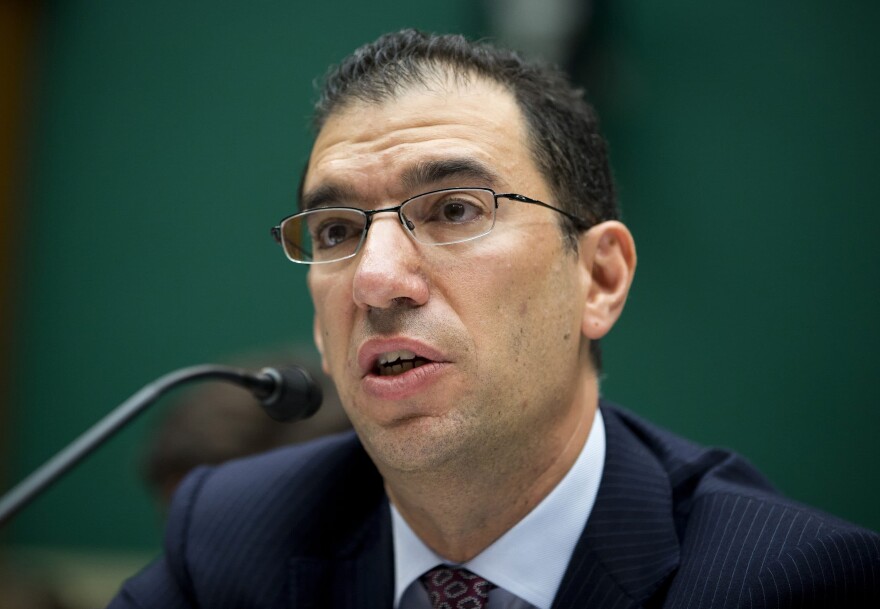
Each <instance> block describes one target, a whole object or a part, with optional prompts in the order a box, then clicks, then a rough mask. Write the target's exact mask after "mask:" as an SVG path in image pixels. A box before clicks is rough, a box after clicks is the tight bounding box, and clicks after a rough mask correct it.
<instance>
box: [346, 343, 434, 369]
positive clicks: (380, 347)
mask: <svg viewBox="0 0 880 609" xmlns="http://www.w3.org/2000/svg"><path fill="white" fill-rule="evenodd" d="M404 350H405V351H412V352H413V353H415V354H416V357H422V358H425V359H427V360H431V361H434V362H446V361H448V358H447V357H446V355H445V354H444V353H442V352H441V351H440V350H438V349H437V348H435V347H432V346H430V345H427V344H425V343H423V342H421V341H419V340H416V339H414V338H407V337H405V336H401V337H395V338H378V337H377V338H370V339H368V340H365V341H364V342H363V343H362V344H361V346H360V347H359V348H358V354H357V359H358V366H359V367H360V370H361V375H362V376H366V375H367V374H370V373H371V372H373V371H374V370H375V369H376V363H377V362H378V361H379V356H380V355H382V354H383V353H388V352H390V351H404Z"/></svg>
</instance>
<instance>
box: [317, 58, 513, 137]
mask: <svg viewBox="0 0 880 609" xmlns="http://www.w3.org/2000/svg"><path fill="white" fill-rule="evenodd" d="M417 66H418V67H417V70H414V71H413V72H412V73H411V74H410V76H409V78H406V79H401V80H400V81H397V80H395V82H394V86H388V87H371V86H366V85H370V84H372V83H374V82H375V80H376V79H377V78H378V77H376V76H373V77H364V79H363V81H361V82H358V83H357V85H356V86H351V87H349V88H348V89H347V90H346V91H345V92H344V93H343V94H342V95H340V96H339V97H338V98H337V99H335V100H334V101H333V103H332V104H330V105H329V106H326V107H324V108H322V109H321V110H320V111H318V112H316V113H315V115H314V124H313V127H314V131H315V140H317V139H318V137H319V136H320V134H321V131H322V130H323V129H324V125H325V124H326V123H327V122H328V121H329V120H330V119H332V118H334V117H337V116H340V115H342V114H345V113H346V112H347V111H349V110H351V109H352V108H357V107H358V106H361V105H363V106H382V105H384V104H388V103H394V102H395V101H398V100H400V99H401V98H403V97H405V96H406V95H408V94H410V93H414V92H424V93H443V92H446V93H452V92H453V91H455V90H459V91H460V90H462V89H466V88H467V87H470V86H473V85H475V84H477V83H480V84H483V85H487V86H489V87H491V88H494V89H496V90H497V91H498V92H503V93H507V94H508V95H510V97H511V99H512V100H513V101H514V103H516V105H517V107H519V109H520V112H522V108H521V107H520V104H519V101H518V99H517V95H516V91H515V90H514V88H513V87H512V86H511V85H510V84H508V83H505V82H504V81H502V80H500V79H498V78H496V77H494V76H493V75H491V74H489V73H486V72H484V71H482V70H480V69H478V68H477V67H476V66H471V65H458V64H455V63H452V62H450V61H447V60H445V59H441V58H422V59H419V60H418V62H417ZM384 78H386V79H389V80H391V77H389V76H385V77H384Z"/></svg>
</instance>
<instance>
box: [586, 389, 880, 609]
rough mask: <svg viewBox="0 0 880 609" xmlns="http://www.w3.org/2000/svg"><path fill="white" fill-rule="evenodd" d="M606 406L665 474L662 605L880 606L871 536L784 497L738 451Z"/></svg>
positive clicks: (610, 423) (618, 433) (614, 423)
mask: <svg viewBox="0 0 880 609" xmlns="http://www.w3.org/2000/svg"><path fill="white" fill-rule="evenodd" d="M603 410H604V414H605V419H606V427H607V428H608V433H609V435H610V436H614V437H615V438H616V441H618V442H620V443H622V444H623V445H624V446H625V447H628V448H627V450H629V451H631V452H632V451H635V452H640V455H639V456H640V458H641V459H643V460H645V461H646V462H651V463H652V464H655V466H657V467H659V468H661V469H662V471H664V472H665V476H666V479H667V480H668V484H669V490H670V492H671V496H672V506H673V516H674V520H675V528H676V532H677V536H678V540H679V548H680V549H679V552H680V557H679V567H678V570H677V572H676V573H675V576H674V578H673V579H672V580H671V582H670V583H669V588H668V595H667V605H666V606H670V607H765V606H771V607H775V606H779V607H789V606H791V607H794V606H797V607H801V606H806V607H813V606H815V607H824V606H829V607H831V606H834V607H857V606H871V603H877V605H880V598H878V595H880V579H878V578H880V538H878V536H877V535H876V534H875V533H873V532H871V531H868V530H865V529H862V528H860V527H857V526H855V525H853V524H851V523H848V522H846V521H844V520H841V519H839V518H836V517H834V516H832V515H830V514H826V513H823V512H821V511H820V510H817V509H815V508H812V507H809V506H805V505H802V504H800V503H798V502H796V501H793V500H791V499H788V498H786V497H784V496H782V495H781V494H779V493H778V492H777V491H776V490H775V489H774V488H773V487H772V485H771V484H770V483H769V482H768V481H767V480H766V478H764V476H763V475H761V474H760V472H758V471H757V470H756V469H755V468H754V467H753V466H752V465H751V464H750V463H748V461H746V460H745V459H744V458H742V457H741V456H739V455H737V454H735V453H733V452H730V451H726V450H722V449H717V448H707V447H702V446H699V445H697V444H695V443H693V442H690V441H688V440H685V439H683V438H680V437H678V436H676V435H674V434H672V433H670V432H668V431H666V430H663V429H661V428H659V427H657V426H655V425H652V424H651V423H648V422H646V421H644V420H643V419H641V418H639V417H638V416H636V415H634V414H632V413H629V412H627V411H625V410H623V409H620V408H618V407H615V406H611V405H604V408H603ZM610 442H611V440H609V445H610Z"/></svg>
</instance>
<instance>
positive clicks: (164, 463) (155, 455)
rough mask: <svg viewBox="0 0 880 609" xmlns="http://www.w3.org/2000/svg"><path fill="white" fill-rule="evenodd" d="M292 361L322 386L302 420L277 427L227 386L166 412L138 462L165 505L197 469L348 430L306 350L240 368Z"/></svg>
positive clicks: (247, 396) (200, 392)
mask: <svg viewBox="0 0 880 609" xmlns="http://www.w3.org/2000/svg"><path fill="white" fill-rule="evenodd" d="M291 363H295V364H296V365H298V366H300V367H302V368H304V369H305V370H306V371H307V372H308V373H309V374H310V375H311V376H312V378H313V379H315V381H316V382H317V383H318V384H319V385H320V386H321V390H322V392H323V396H324V399H323V401H322V403H321V408H320V409H319V410H318V412H317V413H315V414H314V415H313V416H312V417H311V418H309V419H306V420H304V421H295V422H284V423H280V422H278V421H275V420H273V419H271V418H270V417H269V416H267V415H266V412H265V411H264V410H263V409H262V408H260V406H259V405H258V404H257V402H256V400H255V399H254V397H253V394H251V393H250V392H249V391H247V390H246V389H243V388H241V387H238V386H235V385H229V384H226V383H217V384H205V385H202V386H200V387H196V388H194V389H191V390H189V391H186V392H185V393H184V394H183V395H182V396H181V397H180V398H179V399H177V400H176V401H175V402H174V403H173V404H171V405H170V407H169V408H168V409H167V412H166V414H165V416H164V417H163V418H162V419H161V421H160V422H159V424H158V426H157V427H156V429H155V430H154V432H153V433H152V434H151V435H150V437H149V438H148V443H147V447H146V451H145V454H144V458H143V463H142V474H143V477H144V480H145V481H146V483H147V485H148V486H149V488H150V489H151V491H152V492H153V494H154V495H155V496H156V497H157V499H158V500H159V503H160V505H161V506H162V507H163V509H164V508H166V507H167V505H168V503H169V502H170V501H171V497H172V495H173V494H174V491H175V490H176V489H177V485H178V484H179V483H180V481H181V480H182V479H183V478H184V477H185V476H186V475H187V474H188V473H189V472H190V471H191V470H192V469H194V468H196V467H198V466H199V465H217V464H219V463H223V462H225V461H229V460H230V459H236V458H240V457H245V456H247V455H253V454H256V453H260V452H264V451H267V450H271V449H273V448H278V447H280V446H284V445H287V444H293V443H296V442H304V441H306V440H311V439H314V438H318V437H320V436H324V435H329V434H333V433H338V432H341V431H344V430H347V429H350V428H351V424H350V423H349V422H348V418H347V417H346V416H345V411H344V410H343V409H342V405H341V404H340V402H339V396H338V395H337V394H336V389H335V387H334V386H333V383H332V382H331V381H330V379H328V378H327V376H326V375H325V374H324V373H323V372H322V371H321V367H320V364H318V363H316V362H315V357H314V355H312V354H311V353H310V352H307V351H306V350H305V349H296V348H294V349H289V350H285V351H284V352H283V353H279V352H271V353H265V354H260V355H256V354H255V355H252V356H249V357H246V358H244V359H242V361H240V362H236V363H235V364H234V365H238V366H240V367H242V368H257V367H262V366H276V367H281V366H285V365H290V364H291Z"/></svg>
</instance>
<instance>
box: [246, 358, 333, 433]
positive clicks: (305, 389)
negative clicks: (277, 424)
mask: <svg viewBox="0 0 880 609" xmlns="http://www.w3.org/2000/svg"><path fill="white" fill-rule="evenodd" d="M260 375H261V376H263V377H268V378H271V379H272V380H273V381H274V382H275V388H274V390H273V391H272V392H271V393H270V394H269V395H268V396H266V397H264V398H260V403H261V404H262V406H263V409H265V411H266V413H267V414H268V415H269V416H270V417H272V418H273V419H275V420H276V421H299V420H301V419H307V418H309V417H310V416H312V415H313V414H315V413H316V412H318V408H320V407H321V401H322V400H323V399H324V395H323V392H322V391H321V386H320V385H319V384H318V383H316V382H315V380H314V379H313V378H312V376H311V375H310V374H309V373H308V372H306V371H305V370H303V369H302V368H300V367H298V366H287V367H284V368H263V369H262V370H260Z"/></svg>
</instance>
